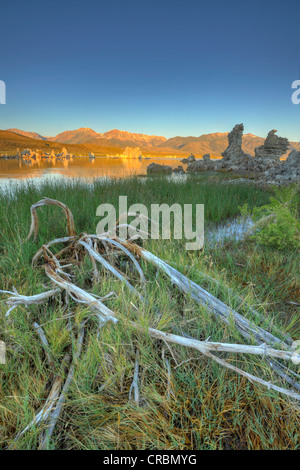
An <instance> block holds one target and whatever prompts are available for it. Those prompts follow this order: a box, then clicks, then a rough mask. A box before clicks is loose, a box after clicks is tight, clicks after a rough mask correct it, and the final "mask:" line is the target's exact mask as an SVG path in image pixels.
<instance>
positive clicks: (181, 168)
mask: <svg viewBox="0 0 300 470" xmlns="http://www.w3.org/2000/svg"><path fill="white" fill-rule="evenodd" d="M172 171H173V173H180V174H183V173H185V171H184V169H183V167H182V166H181V165H178V167H177V168H173V170H172Z"/></svg>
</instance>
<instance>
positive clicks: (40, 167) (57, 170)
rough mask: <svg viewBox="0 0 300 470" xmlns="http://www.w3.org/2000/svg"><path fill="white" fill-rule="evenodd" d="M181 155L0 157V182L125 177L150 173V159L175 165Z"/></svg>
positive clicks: (1, 184) (178, 162)
mask: <svg viewBox="0 0 300 470" xmlns="http://www.w3.org/2000/svg"><path fill="white" fill-rule="evenodd" d="M181 158H182V157H180V158H164V157H154V158H150V159H142V160H139V159H138V158H117V157H96V158H89V157H75V158H73V159H58V158H56V159H44V158H36V159H33V158H27V159H20V160H4V159H1V158H0V186H3V185H6V184H7V181H8V180H11V179H19V180H25V179H29V178H30V179H32V178H34V179H37V178H45V177H47V178H57V176H58V175H60V177H62V178H83V179H87V180H88V179H92V178H99V177H110V178H126V177H129V176H133V175H145V174H147V166H148V165H150V163H152V162H155V163H160V164H163V165H169V166H171V167H172V168H176V167H177V166H178V165H180V164H181V163H180V160H181Z"/></svg>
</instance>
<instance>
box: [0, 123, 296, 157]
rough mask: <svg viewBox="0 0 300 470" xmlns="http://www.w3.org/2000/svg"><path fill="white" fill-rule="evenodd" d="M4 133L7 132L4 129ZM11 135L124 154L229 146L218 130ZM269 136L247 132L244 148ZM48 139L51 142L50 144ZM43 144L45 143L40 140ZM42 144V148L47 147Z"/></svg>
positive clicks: (216, 151)
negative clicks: (180, 133) (165, 134)
mask: <svg viewBox="0 0 300 470" xmlns="http://www.w3.org/2000/svg"><path fill="white" fill-rule="evenodd" d="M2 132H4V131H2ZM5 132H7V134H12V135H16V134H17V135H18V136H23V137H24V138H28V139H33V140H34V141H35V142H36V144H38V142H37V141H43V144H44V145H47V146H49V145H50V146H51V147H52V145H51V144H50V143H51V142H53V143H54V144H65V145H67V144H68V145H72V146H79V147H80V148H81V147H82V149H81V150H82V152H84V149H89V150H91V151H93V150H95V149H96V152H97V151H100V152H101V151H102V150H100V149H104V148H105V149H108V148H111V151H109V152H108V153H120V152H119V151H121V153H122V149H124V148H125V147H140V148H141V150H142V151H143V152H144V153H149V154H157V155H158V154H162V155H166V154H170V155H184V154H189V153H193V154H194V155H195V156H202V155H204V154H206V153H209V154H210V155H211V156H214V157H220V156H221V153H222V152H223V151H224V150H225V149H226V147H227V145H228V140H227V136H228V133H227V132H215V133H211V134H202V135H200V136H199V137H193V136H189V137H180V136H176V137H172V138H170V139H167V138H166V137H163V136H155V135H146V134H137V133H132V132H127V131H121V130H118V129H113V130H110V131H108V132H104V133H98V132H96V131H94V130H93V129H90V128H88V127H81V128H79V129H75V130H71V131H64V132H62V133H60V134H57V135H56V136H54V137H46V136H42V135H40V134H38V133H36V132H27V131H23V130H20V129H15V128H14V129H7V130H6V131H5ZM1 138H2V137H1V134H0V150H2V149H1ZM264 140H265V138H263V137H258V136H256V135H253V134H244V136H243V150H244V151H245V152H246V153H249V154H251V155H254V149H255V147H258V146H259V145H262V144H263V142H264ZM46 142H47V144H46ZM40 144H42V142H40ZM44 145H42V147H44ZM292 149H297V150H300V143H299V142H291V143H290V149H289V150H292Z"/></svg>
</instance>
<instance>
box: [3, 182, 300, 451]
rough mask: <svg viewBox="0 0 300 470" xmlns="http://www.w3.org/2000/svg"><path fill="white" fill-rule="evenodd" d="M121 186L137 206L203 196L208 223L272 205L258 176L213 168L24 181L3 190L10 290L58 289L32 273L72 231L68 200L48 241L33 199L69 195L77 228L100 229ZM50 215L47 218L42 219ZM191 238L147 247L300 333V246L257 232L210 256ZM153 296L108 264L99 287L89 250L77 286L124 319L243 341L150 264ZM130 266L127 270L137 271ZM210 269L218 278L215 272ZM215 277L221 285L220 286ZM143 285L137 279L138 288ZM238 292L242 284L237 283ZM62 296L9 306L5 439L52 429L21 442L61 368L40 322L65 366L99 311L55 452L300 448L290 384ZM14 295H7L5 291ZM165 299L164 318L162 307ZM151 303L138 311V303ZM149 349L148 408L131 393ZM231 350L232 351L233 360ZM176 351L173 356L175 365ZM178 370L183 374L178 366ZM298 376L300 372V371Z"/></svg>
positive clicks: (247, 361)
mask: <svg viewBox="0 0 300 470" xmlns="http://www.w3.org/2000/svg"><path fill="white" fill-rule="evenodd" d="M119 195H127V196H128V205H131V204H133V203H136V202H139V203H143V204H145V205H146V206H147V207H149V205H150V204H151V203H160V204H161V203H164V202H165V203H168V204H173V203H181V204H184V203H185V204H188V203H192V204H197V203H198V204H200V203H202V204H204V205H205V221H206V231H209V230H210V228H212V227H214V226H216V225H217V224H219V223H221V222H224V221H227V220H231V219H233V218H234V217H236V216H238V215H239V214H240V210H239V207H241V206H244V205H245V204H247V205H248V210H250V211H252V212H253V210H254V208H255V207H265V206H268V204H269V203H270V201H271V204H273V202H272V201H273V200H272V199H270V193H268V192H267V191H264V190H261V189H257V188H255V187H254V186H252V185H238V184H236V185H219V186H218V185H216V184H213V183H209V182H205V180H204V178H203V177H195V178H189V179H187V181H186V182H183V183H176V182H173V181H167V180H165V179H161V178H153V179H152V180H151V179H143V178H139V179H137V178H132V179H128V180H120V181H113V180H107V181H104V182H103V181H102V182H97V181H95V182H94V183H93V184H91V185H89V186H87V185H84V184H83V183H78V182H75V181H71V182H65V183H63V184H62V183H57V184H55V183H49V182H48V183H42V184H41V185H39V186H34V185H32V184H27V185H26V186H23V185H22V186H19V187H18V188H17V189H16V190H14V191H12V192H11V193H10V194H7V193H6V194H1V199H0V227H1V229H0V230H1V233H0V288H1V289H3V290H8V291H11V290H12V289H13V287H15V288H16V289H17V290H18V291H19V292H20V293H21V294H24V295H33V294H37V293H39V292H43V291H44V290H45V285H46V286H47V287H48V286H49V285H50V284H49V283H48V281H47V278H46V277H45V275H44V270H43V269H40V268H35V269H33V268H32V266H31V260H32V257H33V256H34V254H35V253H36V251H37V249H38V248H39V247H40V246H41V245H42V244H43V243H46V242H48V241H49V240H51V239H53V238H56V237H57V236H61V235H62V234H65V220H63V218H62V217H61V212H60V211H59V210H58V209H57V208H55V207H50V208H49V207H45V208H42V209H40V211H41V212H40V213H39V217H40V231H39V235H38V239H37V242H33V241H29V242H25V239H26V236H27V234H28V231H29V226H30V206H31V205H32V204H34V203H35V202H37V201H38V200H39V199H41V198H42V197H44V196H47V197H49V198H55V199H58V200H60V201H62V202H64V203H65V204H67V205H68V206H69V207H70V209H71V210H72V212H73V215H74V220H75V224H76V227H77V230H78V232H80V231H82V232H89V233H95V231H96V225H97V222H98V220H99V219H98V218H97V217H96V208H97V207H98V205H99V204H101V203H104V202H107V203H110V204H114V205H115V206H116V207H117V206H118V197H119ZM40 214H41V215H40ZM184 243H185V242H184V241H180V240H175V241H174V240H173V241H168V240H164V241H155V240H151V241H150V240H149V241H144V242H143V244H144V246H145V247H146V248H147V249H149V250H150V251H152V252H153V253H155V254H157V255H158V256H160V257H161V258H162V259H165V260H168V261H169V262H170V263H172V264H173V265H174V266H176V267H177V269H179V270H180V271H181V272H183V273H184V274H186V275H188V276H189V277H190V278H191V279H193V280H194V281H196V282H198V283H200V284H201V285H202V286H203V287H204V288H206V289H207V290H209V291H210V292H211V293H212V294H214V295H215V296H216V297H218V298H220V299H221V300H223V301H224V302H225V303H226V304H227V305H229V306H231V307H232V308H235V309H236V310H238V311H240V312H241V313H243V314H244V315H246V316H248V317H249V318H251V311H250V310H249V309H247V307H246V306H245V304H243V305H241V301H240V299H239V298H238V297H237V296H236V295H234V294H233V292H235V293H236V294H238V295H239V296H240V297H242V298H243V299H244V300H245V301H246V304H248V305H249V306H254V307H255V309H256V310H258V311H259V312H260V313H261V315H262V316H263V318H264V320H263V322H262V326H266V325H268V328H269V329H270V328H273V327H274V328H277V327H279V328H281V329H282V330H283V331H284V332H285V333H287V334H289V335H290V336H292V338H293V339H299V334H300V324H299V320H298V315H297V312H298V310H297V309H298V306H297V305H296V302H297V301H298V299H299V283H298V266H299V254H297V251H296V250H295V249H294V248H293V247H291V248H290V249H289V250H288V249H285V250H281V251H279V250H277V248H276V247H274V246H269V245H268V246H265V245H262V244H260V242H258V240H257V239H251V240H250V241H249V240H246V241H244V242H243V241H240V242H233V241H231V240H227V241H226V243H225V244H216V245H215V246H211V245H205V247H204V249H203V250H201V252H198V251H196V252H187V251H185V248H184ZM143 268H144V269H145V271H146V273H147V278H148V279H151V282H149V285H148V286H147V289H148V292H149V300H148V303H147V304H146V305H145V304H144V303H143V302H141V301H140V300H139V299H136V298H134V297H133V294H132V293H131V292H129V291H128V290H127V289H126V287H125V286H122V285H121V284H120V283H119V282H118V281H116V280H115V278H113V277H111V276H109V275H107V273H106V272H104V271H103V272H101V278H100V280H99V282H96V283H92V282H91V278H92V270H93V266H92V264H91V262H90V259H89V257H87V258H86V261H85V263H84V266H80V267H78V269H77V272H76V279H77V283H79V285H80V286H81V287H83V288H84V289H86V290H89V291H91V292H93V293H95V294H97V295H99V296H104V295H106V294H107V293H108V292H111V291H114V292H115V293H116V296H113V297H111V298H110V299H108V300H107V301H106V304H107V306H109V307H110V308H111V309H112V310H114V311H116V312H118V314H119V315H122V316H125V318H135V321H139V322H141V323H142V324H144V325H151V326H152V327H154V328H159V329H161V330H164V331H169V332H175V333H177V334H181V333H182V332H186V333H188V334H189V335H191V336H192V337H194V338H197V339H201V340H205V339H207V338H208V337H211V339H212V340H213V341H222V342H225V341H226V342H244V341H243V339H242V338H241V336H240V334H239V333H238V332H237V331H236V330H234V329H232V328H231V327H230V326H224V324H222V323H220V322H219V321H218V320H217V319H216V318H213V317H212V316H210V315H209V314H208V312H207V311H206V309H205V308H204V307H202V308H200V307H199V306H197V305H196V304H195V303H194V301H193V300H192V299H190V298H188V297H183V296H182V294H180V293H179V292H177V291H176V290H174V287H173V286H171V284H169V283H168V282H167V281H166V279H165V278H164V277H163V275H160V274H158V273H157V272H156V270H155V269H154V268H153V267H152V266H146V265H145V266H144V265H143ZM124 269H126V266H125V268H124ZM207 275H209V276H210V277H208V276H207ZM211 278H214V279H216V280H217V281H218V283H216V282H214V281H213V280H212V279H211ZM136 287H137V288H139V286H138V281H137V283H136ZM229 288H230V289H229ZM63 297H64V296H62V299H61V301H58V300H51V301H48V303H45V304H41V305H33V306H32V307H30V308H25V307H23V306H20V307H18V308H17V309H16V310H14V311H13V312H12V313H11V316H10V317H9V318H5V313H6V311H7V306H6V305H5V303H3V302H2V303H0V339H1V340H3V341H5V343H6V345H7V363H6V365H0V377H1V380H0V403H1V405H0V443H1V444H0V445H1V446H2V447H3V448H4V447H7V446H9V447H10V448H14V446H15V447H16V448H20V449H35V448H37V446H38V438H39V435H40V431H41V428H40V427H39V426H36V428H35V429H32V430H31V431H30V432H28V433H26V434H24V436H22V437H21V438H20V439H18V441H17V443H14V437H15V436H16V434H17V433H18V432H20V431H21V430H23V429H24V428H25V427H26V426H27V425H28V423H29V422H30V421H31V420H32V419H33V417H34V416H35V415H36V413H37V411H38V410H39V409H40V408H41V407H42V406H43V404H44V403H45V400H46V398H47V396H48V394H49V387H50V383H49V379H50V375H51V374H50V373H51V371H50V370H49V365H48V364H47V361H46V357H45V353H44V349H43V346H42V344H41V341H40V339H39V337H38V335H37V333H36V331H35V329H34V327H33V323H34V322H38V323H39V324H40V325H41V326H42V327H43V330H44V332H45V334H46V337H47V339H48V342H49V349H50V352H51V356H52V358H53V361H54V364H53V369H54V370H55V372H56V373H58V371H59V373H60V374H61V375H62V377H64V371H63V370H62V369H61V363H62V360H63V358H64V356H65V354H66V352H68V351H70V347H71V346H72V344H74V342H75V341H76V337H77V335H78V330H79V325H80V323H81V322H82V321H83V320H88V323H87V325H88V332H87V335H86V337H85V340H84V344H83V350H82V354H81V356H80V359H79V360H78V361H77V362H76V364H75V376H74V380H73V382H72V385H71V387H70V389H69V393H68V397H67V401H66V403H65V406H64V411H63V415H62V418H61V419H60V421H59V423H58V425H57V427H56V431H55V433H54V435H53V438H52V440H51V441H50V442H49V445H48V448H49V449H146V448H147V449H174V450H182V449H296V448H297V447H298V446H299V424H300V413H299V405H297V404H296V403H294V402H293V401H292V400H290V399H288V398H286V397H283V396H282V395H279V394H278V393H276V392H274V391H271V390H267V389H265V388H262V387H260V386H258V385H255V384H252V383H250V382H249V381H247V380H246V379H245V378H242V377H240V376H237V375H236V374H234V373H233V372H231V371H228V370H225V369H223V368H222V367H220V366H219V365H217V364H215V363H212V362H211V361H210V360H209V359H208V358H206V357H205V356H203V355H201V354H200V353H196V352H194V351H193V352H191V350H184V349H183V348H181V347H179V346H174V347H172V348H171V349H169V348H168V347H167V346H166V347H165V348H164V354H163V356H162V345H161V344H160V342H159V341H158V340H157V341H153V339H150V337H148V336H146V335H144V334H142V333H139V332H137V331H136V330H133V329H132V328H131V327H130V326H128V327H126V328H125V327H124V325H121V323H117V324H110V323H108V324H106V325H105V327H104V328H102V329H101V330H98V322H97V321H96V318H95V317H94V316H93V315H92V316H91V311H90V310H89V309H88V308H87V307H86V306H85V305H83V306H81V305H80V304H78V303H75V302H71V303H70V308H71V311H72V317H71V319H70V318H69V317H67V316H66V312H65V310H64V300H63ZM3 299H4V296H3ZM157 305H159V309H160V312H161V315H160V316H159V317H157V315H156V314H155V310H156V308H155V307H156V306H157ZM136 309H138V311H139V312H140V313H139V315H137V313H136V312H137V310H136ZM137 351H138V354H139V364H140V370H139V385H140V405H139V406H138V405H137V404H136V403H135V402H134V401H133V400H129V390H130V386H131V384H132V379H133V375H134V366H135V359H136V354H137ZM221 357H222V355H221ZM226 357H227V360H229V361H230V362H231V363H232V364H234V365H236V366H238V367H243V368H244V369H245V370H247V371H249V372H250V373H253V374H255V373H256V371H258V370H259V371H260V374H261V375H262V374H263V375H264V376H265V378H266V380H268V379H271V380H274V381H277V383H280V381H279V380H278V378H277V377H275V376H273V374H272V373H271V372H270V370H269V368H268V367H267V364H266V362H264V361H263V360H262V359H259V358H255V357H254V356H252V357H251V356H248V355H245V356H243V357H239V358H238V359H237V358H236V357H234V356H233V355H228V354H227V355H226ZM166 358H167V360H168V362H166V361H165V359H166ZM168 363H169V364H170V365H171V376H169V374H168V367H167V364H168ZM294 370H295V372H297V367H296V366H295V367H294Z"/></svg>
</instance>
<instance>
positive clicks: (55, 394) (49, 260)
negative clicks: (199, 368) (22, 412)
mask: <svg viewBox="0 0 300 470" xmlns="http://www.w3.org/2000/svg"><path fill="white" fill-rule="evenodd" d="M43 205H56V206H59V207H61V208H62V209H63V211H64V212H65V214H66V217H67V229H68V236H66V237H62V238H56V239H54V240H52V241H50V242H48V243H47V244H45V245H43V246H42V247H41V248H40V249H39V250H38V251H37V253H36V254H35V256H34V258H33V262H32V264H33V266H36V265H37V264H38V263H39V261H40V260H41V259H42V260H43V263H44V264H43V269H44V270H45V274H46V276H47V277H48V279H49V280H50V281H51V283H52V284H53V285H54V286H55V287H53V288H52V289H51V290H48V291H46V292H44V293H41V294H37V295H34V296H24V295H20V294H18V293H17V291H14V292H11V291H0V292H2V293H5V294H9V295H10V297H9V298H8V299H7V300H6V302H7V304H8V306H9V310H8V312H7V314H6V315H7V316H8V315H9V314H10V313H11V312H12V311H13V310H14V309H15V308H16V307H17V306H19V305H26V306H27V305H32V304H38V303H41V302H45V301H46V300H47V299H49V298H51V297H57V296H60V295H61V292H62V291H64V292H65V293H66V295H67V296H68V297H70V298H71V299H73V300H74V301H75V302H77V303H79V304H84V305H86V307H87V308H88V309H90V310H91V311H92V312H93V314H94V315H96V317H97V318H98V321H99V328H102V327H103V326H104V325H105V324H106V323H107V322H108V321H111V322H112V323H117V322H119V323H120V324H121V325H123V326H124V327H125V328H126V327H127V325H130V327H131V328H134V329H135V330H136V331H137V332H139V333H142V334H146V335H149V336H150V337H151V338H154V339H156V340H157V339H158V340H161V341H162V344H165V345H167V346H168V348H169V349H170V352H171V354H172V356H173V359H174V360H175V362H176V359H175V358H174V355H173V353H172V350H171V348H170V345H171V344H175V345H178V346H181V347H184V348H189V349H193V350H196V351H199V352H200V353H201V354H203V355H205V356H206V357H208V358H210V359H211V360H213V361H215V362H217V363H218V364H220V365H221V366H222V367H225V368H228V369H230V370H232V371H234V372H235V373H237V374H239V375H242V376H244V377H246V378H247V379H248V380H249V381H250V382H256V383H258V384H260V385H262V386H265V387H267V388H268V389H272V390H274V391H277V392H279V393H282V394H284V395H286V396H288V397H290V398H293V399H295V400H298V401H299V400H300V393H299V391H300V383H299V376H298V375H297V374H296V373H294V372H293V371H291V370H290V368H289V367H286V366H285V365H284V364H283V363H282V362H279V361H288V362H289V364H290V363H291V360H292V359H294V360H295V359H299V360H300V355H296V354H295V352H294V351H293V350H292V347H291V344H290V338H288V337H286V336H285V335H284V334H281V332H280V331H276V334H279V337H278V336H276V334H275V333H273V332H272V331H268V330H266V329H264V328H262V327H261V326H259V325H257V324H256V322H255V321H256V320H257V319H260V317H259V314H257V312H256V311H254V310H253V309H252V310H251V308H249V309H248V312H249V311H250V313H251V314H252V315H253V317H254V318H255V321H254V320H249V319H248V318H246V317H245V316H243V315H241V314H240V313H238V312H236V311H235V310H233V309H232V308H230V307H228V306H227V305H226V304H225V303H224V302H222V301H220V300H219V299H217V298H216V297H215V296H213V295H212V294H210V293H209V292H208V291H206V290H205V289H203V288H202V287H201V286H200V285H198V284H197V283H195V282H194V281H192V280H191V279H189V278H188V277H186V276H184V275H183V274H182V273H180V272H179V271H178V270H177V269H175V268H173V267H172V266H170V265H169V264H168V263H167V262H166V261H164V260H162V259H160V258H158V257H157V256H155V255H154V254H153V253H151V252H149V251H147V250H145V249H143V248H142V247H140V246H139V245H138V244H136V243H133V242H132V241H129V240H124V239H121V238H118V236H117V235H116V232H117V230H116V231H115V233H114V234H113V235H112V232H110V233H109V234H108V233H107V234H102V235H100V236H99V235H93V234H84V233H83V234H80V235H76V230H75V225H74V220H73V215H72V213H71V211H70V209H69V208H68V207H67V206H66V205H65V204H63V203H61V202H60V201H56V200H53V199H47V198H45V199H43V200H41V201H39V202H38V203H36V204H34V205H33V206H32V207H31V219H32V220H31V228H30V232H29V235H28V238H27V239H29V238H31V236H32V235H34V237H35V239H36V237H37V234H38V219H37V215H36V209H37V208H38V207H41V206H43ZM120 227H121V225H120ZM123 228H124V226H123ZM61 243H63V244H64V245H65V247H64V248H63V249H61V250H60V251H58V252H57V251H56V252H55V253H54V252H53V251H52V250H54V249H55V246H56V245H57V244H61ZM120 254H122V256H126V257H127V258H128V259H129V262H130V263H132V266H133V268H134V272H135V273H136V274H138V277H139V282H140V283H141V285H142V286H143V288H144V291H146V279H145V275H144V272H143V270H142V268H141V265H140V263H139V262H138V259H143V260H144V261H146V262H148V263H151V264H153V265H154V266H155V267H156V268H158V270H159V271H161V272H162V273H163V274H164V275H165V276H167V278H168V279H169V280H170V282H171V284H173V285H174V286H176V287H177V288H178V289H179V290H180V291H181V292H182V293H183V294H185V295H187V296H189V297H190V298H192V299H193V300H194V301H195V302H196V303H197V304H199V305H200V306H202V307H203V308H205V309H206V311H207V312H209V313H211V314H213V315H215V316H216V317H217V318H218V319H220V320H221V321H222V322H223V323H225V324H226V325H228V326H229V327H231V328H235V329H236V330H237V331H238V332H239V333H240V334H241V336H242V337H243V338H244V339H245V340H246V341H247V342H248V344H232V343H220V342H214V341H199V340H197V339H194V338H191V337H190V336H188V335H186V334H184V335H183V336H179V335H177V334H173V333H171V332H164V331H160V330H157V329H154V328H151V327H147V328H146V327H143V326H141V325H140V324H138V323H137V322H133V321H130V320H128V319H127V318H126V317H123V316H122V314H120V313H118V312H114V311H113V310H111V309H110V308H108V307H107V306H106V305H105V304H104V303H103V301H104V300H106V299H107V298H110V297H111V295H112V294H113V293H109V294H108V295H106V296H105V297H103V298H99V297H98V296H96V295H94V294H91V293H89V292H87V291H86V290H84V289H82V288H80V287H78V286H77V285H76V281H75V280H74V276H73V275H72V274H71V273H70V271H71V272H72V267H73V266H74V265H77V264H80V263H81V262H82V260H83V258H84V256H89V257H90V259H91V261H92V265H93V278H94V280H98V281H99V279H100V274H99V270H98V265H97V263H99V264H100V265H101V266H102V268H104V269H105V270H106V271H107V272H109V273H110V274H111V275H113V276H114V277H115V278H116V279H118V281H120V282H121V283H123V284H124V285H125V286H126V288H128V289H129V291H130V292H131V293H132V294H133V295H134V296H136V297H137V298H139V299H140V300H142V301H144V302H147V297H145V298H144V297H143V296H142V295H141V294H140V292H139V291H138V290H137V288H136V287H135V286H134V284H133V280H132V279H130V281H129V279H128V275H126V274H124V273H122V272H121V271H120V269H119V268H118V267H117V266H116V265H114V260H118V257H119V255H120ZM113 255H115V256H113ZM130 277H131V276H130ZM241 300H242V299H241ZM132 305H134V304H132ZM135 308H136V307H135ZM137 310H138V309H137ZM69 320H70V319H69ZM263 320H264V319H263ZM34 326H35V328H36V331H37V333H38V334H39V337H40V339H41V341H42V344H43V346H44V350H45V354H46V358H47V361H48V363H49V366H50V365H51V368H52V366H53V363H52V359H51V351H50V349H49V345H48V342H47V339H46V337H45V335H44V333H43V330H42V329H41V327H40V326H39V325H38V324H35V325H34ZM273 331H274V330H273ZM83 341H84V325H81V327H80V331H79V335H78V340H77V346H76V348H75V351H74V353H73V363H72V365H71V366H70V368H69V372H68V375H67V378H66V381H65V383H64V384H63V382H62V379H61V377H60V376H57V377H56V379H55V380H54V382H53V386H52V389H51V392H50V394H49V397H48V399H47V400H46V403H45V405H44V406H43V408H42V409H41V410H40V412H39V413H38V414H37V415H36V417H35V418H34V419H33V420H32V422H31V423H30V424H29V425H28V426H27V427H26V428H25V429H24V430H23V431H22V432H21V433H19V434H18V435H17V437H16V439H18V438H19V437H20V436H21V435H23V434H24V433H25V432H27V431H28V430H29V429H30V428H31V427H32V426H33V425H36V424H38V423H40V422H43V423H45V422H46V423H47V427H46V430H45V431H43V433H42V435H41V439H40V447H39V448H40V449H45V448H46V447H47V443H48V442H49V439H50V438H51V436H52V433H53V431H54V429H55V426H56V424H57V422H58V420H59V418H60V416H61V413H62V409H63V406H64V403H65V400H66V396H67V393H68V389H69V386H70V384H71V382H72V380H73V376H74V367H75V365H76V362H77V360H78V358H79V356H80V351H81V349H82V347H83ZM249 343H252V344H249ZM253 343H254V344H253ZM219 353H222V355H224V354H227V353H230V354H235V355H239V354H249V355H256V356H259V357H261V358H263V359H264V360H265V361H266V363H267V364H268V365H269V367H270V369H272V370H274V371H275V372H276V373H277V374H278V376H280V378H281V380H283V381H285V382H286V383H287V384H289V385H291V386H292V387H293V388H294V389H295V391H293V390H291V389H289V388H284V387H281V386H278V385H276V384H275V383H271V382H268V381H266V380H264V379H262V378H260V377H256V376H254V375H252V374H250V373H248V372H246V371H244V370H241V369H239V368H237V367H235V366H234V365H232V364H231V363H230V362H228V360H225V359H224V358H223V357H219V355H218V354H219ZM163 360H164V363H165V366H166V369H167V374H168V382H169V386H168V390H169V391H168V395H169V396H170V393H172V390H171V364H170V361H169V360H168V359H167V358H165V357H163ZM184 362H186V361H184ZM176 364H177V362H176ZM180 365H181V364H179V365H177V367H179V366H180ZM138 376H139V359H138V353H137V355H136V361H135V367H134V375H133V381H132V384H131V387H130V391H129V399H131V398H132V397H133V398H134V401H135V402H136V404H137V405H138V404H139V400H140V391H139V385H138ZM105 386H107V384H105Z"/></svg>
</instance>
